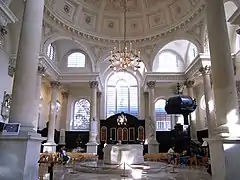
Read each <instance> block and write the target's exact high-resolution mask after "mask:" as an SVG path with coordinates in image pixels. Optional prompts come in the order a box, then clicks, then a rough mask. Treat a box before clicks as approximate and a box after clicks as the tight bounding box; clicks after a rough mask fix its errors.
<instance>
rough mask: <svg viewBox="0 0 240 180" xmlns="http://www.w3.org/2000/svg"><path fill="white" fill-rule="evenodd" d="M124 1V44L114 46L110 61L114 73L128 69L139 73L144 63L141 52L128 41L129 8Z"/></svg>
mask: <svg viewBox="0 0 240 180" xmlns="http://www.w3.org/2000/svg"><path fill="white" fill-rule="evenodd" d="M123 1H124V40H123V43H121V42H119V47H118V48H117V47H116V46H114V48H113V50H112V51H111V57H110V59H109V61H110V63H111V65H110V68H112V70H113V71H120V70H126V69H127V68H132V69H133V70H134V71H137V70H138V69H139V68H140V62H142V60H141V57H140V51H137V50H136V49H133V47H132V42H131V41H127V40H126V36H127V32H126V31H127V26H126V24H127V17H126V14H127V6H126V0H123Z"/></svg>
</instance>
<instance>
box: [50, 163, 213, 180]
mask: <svg viewBox="0 0 240 180" xmlns="http://www.w3.org/2000/svg"><path fill="white" fill-rule="evenodd" d="M146 164H147V165H145V166H144V167H145V168H147V169H145V170H144V169H143V167H132V168H131V167H128V168H127V170H126V171H125V172H126V174H127V177H125V178H124V177H122V176H121V175H122V174H123V168H116V166H112V167H109V166H99V165H98V168H95V167H94V166H93V165H92V164H91V165H89V164H87V165H86V164H84V165H81V166H80V165H78V166H77V168H75V169H72V168H56V169H55V173H54V180H122V179H125V180H135V179H146V180H147V179H148V180H151V179H153V180H211V177H210V175H209V174H208V173H207V172H206V169H204V168H189V167H181V168H176V169H175V170H174V171H175V173H172V171H173V169H172V167H170V166H166V164H164V163H156V162H147V163H146ZM86 166H87V167H86ZM126 166H127V165H126Z"/></svg>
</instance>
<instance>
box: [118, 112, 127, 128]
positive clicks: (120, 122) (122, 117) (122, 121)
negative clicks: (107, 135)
mask: <svg viewBox="0 0 240 180" xmlns="http://www.w3.org/2000/svg"><path fill="white" fill-rule="evenodd" d="M117 123H118V125H119V126H120V125H126V124H127V117H126V116H125V115H124V114H123V113H121V115H119V116H118V118H117Z"/></svg>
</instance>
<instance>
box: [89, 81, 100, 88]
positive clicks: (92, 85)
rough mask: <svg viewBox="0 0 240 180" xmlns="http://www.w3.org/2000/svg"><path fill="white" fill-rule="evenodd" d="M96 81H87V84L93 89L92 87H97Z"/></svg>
mask: <svg viewBox="0 0 240 180" xmlns="http://www.w3.org/2000/svg"><path fill="white" fill-rule="evenodd" d="M98 84H99V83H98V81H90V82H89V85H90V88H91V89H93V88H97V87H98Z"/></svg>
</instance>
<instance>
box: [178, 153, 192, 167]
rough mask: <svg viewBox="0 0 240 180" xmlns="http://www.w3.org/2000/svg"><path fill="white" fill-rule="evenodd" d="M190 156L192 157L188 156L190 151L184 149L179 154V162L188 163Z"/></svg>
mask: <svg viewBox="0 0 240 180" xmlns="http://www.w3.org/2000/svg"><path fill="white" fill-rule="evenodd" d="M189 158H190V156H188V152H187V151H186V150H184V151H183V152H182V153H181V154H180V156H179V164H180V165H183V164H184V165H187V164H188V160H189Z"/></svg>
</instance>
